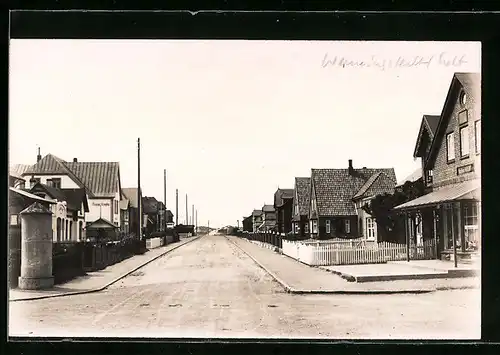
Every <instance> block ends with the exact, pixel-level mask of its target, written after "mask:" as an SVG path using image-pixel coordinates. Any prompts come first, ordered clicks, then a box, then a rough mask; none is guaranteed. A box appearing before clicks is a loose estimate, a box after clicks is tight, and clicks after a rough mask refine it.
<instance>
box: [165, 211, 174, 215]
mask: <svg viewBox="0 0 500 355" xmlns="http://www.w3.org/2000/svg"><path fill="white" fill-rule="evenodd" d="M165 213H166V214H167V216H173V215H174V214H173V213H172V211H170V210H167V212H165Z"/></svg>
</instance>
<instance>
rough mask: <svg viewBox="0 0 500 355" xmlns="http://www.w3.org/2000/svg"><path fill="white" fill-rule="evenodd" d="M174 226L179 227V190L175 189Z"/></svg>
mask: <svg viewBox="0 0 500 355" xmlns="http://www.w3.org/2000/svg"><path fill="white" fill-rule="evenodd" d="M175 225H176V226H178V225H179V189H175Z"/></svg>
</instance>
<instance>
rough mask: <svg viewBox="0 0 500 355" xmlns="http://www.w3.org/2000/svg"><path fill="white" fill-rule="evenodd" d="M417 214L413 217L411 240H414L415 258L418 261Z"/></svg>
mask: <svg viewBox="0 0 500 355" xmlns="http://www.w3.org/2000/svg"><path fill="white" fill-rule="evenodd" d="M417 213H418V212H415V213H414V214H412V216H411V238H412V240H413V257H414V258H415V259H417Z"/></svg>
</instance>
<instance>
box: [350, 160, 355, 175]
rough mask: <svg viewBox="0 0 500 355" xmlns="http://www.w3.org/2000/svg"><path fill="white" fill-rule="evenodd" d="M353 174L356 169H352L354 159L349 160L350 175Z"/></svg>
mask: <svg viewBox="0 0 500 355" xmlns="http://www.w3.org/2000/svg"><path fill="white" fill-rule="evenodd" d="M353 172H354V168H353V167H352V159H349V174H351V175H352V173H353Z"/></svg>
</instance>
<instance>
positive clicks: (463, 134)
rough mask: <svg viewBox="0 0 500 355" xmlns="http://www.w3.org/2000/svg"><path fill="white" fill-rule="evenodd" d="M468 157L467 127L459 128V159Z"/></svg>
mask: <svg viewBox="0 0 500 355" xmlns="http://www.w3.org/2000/svg"><path fill="white" fill-rule="evenodd" d="M468 156H469V126H463V127H460V157H462V158H463V157H468Z"/></svg>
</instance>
